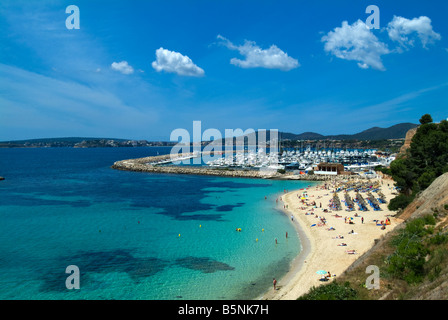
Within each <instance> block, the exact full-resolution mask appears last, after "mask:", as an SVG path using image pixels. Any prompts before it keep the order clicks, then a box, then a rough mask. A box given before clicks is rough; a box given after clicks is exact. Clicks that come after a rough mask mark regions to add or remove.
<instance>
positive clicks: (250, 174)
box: [112, 154, 335, 181]
mask: <svg viewBox="0 0 448 320" xmlns="http://www.w3.org/2000/svg"><path fill="white" fill-rule="evenodd" d="M193 157H195V156H194V155H193V154H183V155H179V156H178V157H177V158H175V159H170V155H169V154H168V155H162V156H154V157H145V158H137V159H128V160H121V161H117V162H115V163H114V164H113V165H112V168H113V169H117V170H125V171H136V172H150V173H165V174H193V175H208V176H219V177H232V178H234V177H240V178H261V179H285V180H307V181H326V180H334V178H335V177H334V176H325V175H308V174H300V175H299V174H294V172H289V171H287V172H285V173H279V172H277V170H275V169H266V168H262V169H260V170H255V169H234V168H217V167H206V166H204V167H194V166H187V165H168V164H166V163H169V162H171V161H176V160H178V159H182V158H193ZM161 163H164V165H161Z"/></svg>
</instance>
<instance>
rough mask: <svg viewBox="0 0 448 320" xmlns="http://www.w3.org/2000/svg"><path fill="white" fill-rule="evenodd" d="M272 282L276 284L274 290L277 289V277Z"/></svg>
mask: <svg viewBox="0 0 448 320" xmlns="http://www.w3.org/2000/svg"><path fill="white" fill-rule="evenodd" d="M272 284H273V285H274V291H275V290H277V280H275V278H274V280H273V281H272Z"/></svg>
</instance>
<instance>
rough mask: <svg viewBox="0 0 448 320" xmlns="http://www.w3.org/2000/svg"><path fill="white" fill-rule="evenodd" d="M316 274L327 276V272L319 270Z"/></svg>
mask: <svg viewBox="0 0 448 320" xmlns="http://www.w3.org/2000/svg"><path fill="white" fill-rule="evenodd" d="M316 273H317V274H327V273H328V272H327V271H325V270H319V271H317V272H316Z"/></svg>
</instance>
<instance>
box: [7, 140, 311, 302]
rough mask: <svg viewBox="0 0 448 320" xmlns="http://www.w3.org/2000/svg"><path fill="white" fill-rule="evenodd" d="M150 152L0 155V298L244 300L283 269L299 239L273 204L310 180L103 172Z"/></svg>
mask: <svg viewBox="0 0 448 320" xmlns="http://www.w3.org/2000/svg"><path fill="white" fill-rule="evenodd" d="M157 152H159V153H160V154H163V153H167V152H169V149H168V148H98V149H72V148H46V149H0V176H4V177H5V178H6V180H4V181H0V220H1V222H0V299H170V300H172V299H251V298H256V297H257V296H259V295H260V294H261V293H263V292H264V291H266V290H267V289H269V288H270V287H271V283H272V278H273V277H276V278H280V277H281V276H282V275H284V274H285V273H286V272H287V270H288V268H289V265H290V263H291V261H292V259H293V258H294V257H295V256H297V254H298V253H299V251H300V241H299V238H298V236H297V234H296V232H295V230H294V227H293V226H292V225H291V223H290V221H289V218H288V217H287V216H285V215H284V214H283V213H282V212H281V211H280V210H279V209H280V208H281V207H282V206H283V204H281V202H280V201H279V203H278V204H277V203H276V201H275V199H276V198H277V197H279V196H281V195H282V194H283V192H284V190H293V189H299V188H303V187H306V186H307V185H309V184H311V183H308V182H301V181H271V180H259V179H245V178H219V177H207V176H192V175H165V174H149V173H135V172H125V171H118V170H113V169H111V168H110V165H112V164H113V162H114V161H117V160H122V159H129V158H137V157H143V156H149V155H156V154H157ZM265 196H266V197H267V199H265ZM237 228H241V232H238V231H236V229H237ZM263 229H264V231H263ZM286 232H288V238H286ZM179 234H180V236H179ZM275 238H277V241H278V243H277V244H275ZM257 239H258V241H257ZM69 265H76V266H78V267H79V270H80V273H81V276H80V289H79V290H68V289H67V288H66V286H65V281H66V278H67V277H68V276H69V274H66V273H65V269H66V267H67V266H69Z"/></svg>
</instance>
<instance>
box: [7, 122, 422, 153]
mask: <svg viewBox="0 0 448 320" xmlns="http://www.w3.org/2000/svg"><path fill="white" fill-rule="evenodd" d="M417 126H418V125H417V124H413V123H400V124H396V125H394V126H392V127H389V128H379V127H373V128H370V129H367V130H364V131H362V132H359V133H356V134H338V135H327V136H325V135H322V134H319V133H316V132H303V133H300V134H296V133H289V132H278V138H279V139H280V140H281V141H286V140H290V141H296V140H359V141H367V140H384V139H404V138H405V136H406V132H408V131H409V129H412V128H415V127H417ZM254 134H255V135H256V137H257V138H258V135H259V133H258V132H255V133H252V134H248V135H246V136H245V137H246V138H248V139H249V141H250V138H252V139H253V135H254ZM269 140H270V132H269V131H266V141H269ZM256 141H257V140H256ZM204 142H208V141H204ZM219 142H221V143H222V144H223V145H224V144H225V143H224V139H222V140H215V143H219ZM176 143H177V142H163V141H147V140H128V139H117V138H89V137H65V138H42V139H28V140H14V141H0V148H23V147H34V148H36V147H81V148H95V147H140V146H170V145H174V144H176ZM233 144H234V145H235V144H236V139H235V138H233Z"/></svg>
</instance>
